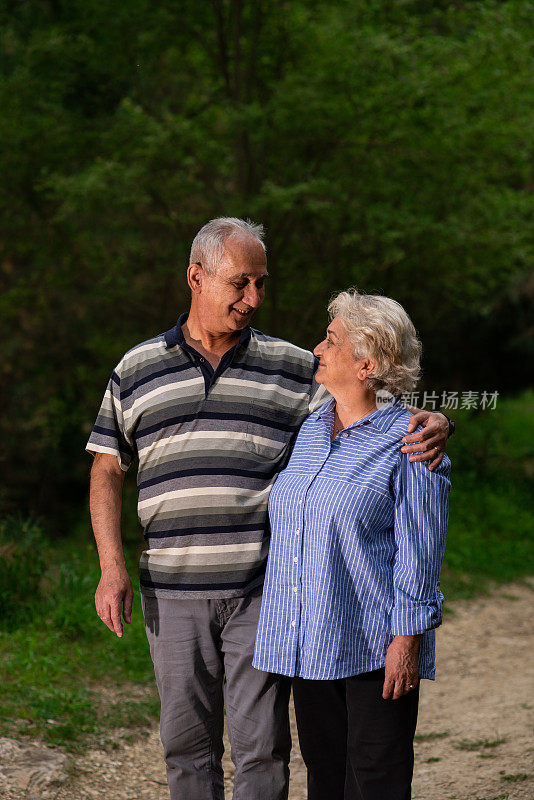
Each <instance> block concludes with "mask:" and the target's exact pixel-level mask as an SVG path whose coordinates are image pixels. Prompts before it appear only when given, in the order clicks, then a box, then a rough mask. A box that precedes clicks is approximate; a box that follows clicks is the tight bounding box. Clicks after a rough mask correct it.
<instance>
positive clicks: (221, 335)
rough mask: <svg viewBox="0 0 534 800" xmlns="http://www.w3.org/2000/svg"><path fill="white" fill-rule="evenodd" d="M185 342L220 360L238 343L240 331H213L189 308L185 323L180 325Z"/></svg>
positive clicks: (207, 323)
mask: <svg viewBox="0 0 534 800" xmlns="http://www.w3.org/2000/svg"><path fill="white" fill-rule="evenodd" d="M182 332H183V334H184V337H185V340H186V342H187V343H188V344H190V345H191V346H192V347H194V348H196V349H197V350H204V351H205V352H206V353H211V354H212V355H214V356H217V357H219V358H221V357H222V356H223V355H224V354H225V353H226V352H227V351H228V350H230V348H231V347H233V346H234V345H235V344H237V342H238V341H239V339H240V337H241V331H228V332H226V331H224V332H219V331H213V330H211V329H210V326H209V322H208V321H204V320H202V319H200V318H199V315H198V314H197V313H196V311H195V309H193V308H191V311H190V312H189V316H188V317H187V320H186V322H185V323H184V324H183V325H182Z"/></svg>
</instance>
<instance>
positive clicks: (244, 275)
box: [230, 272, 269, 281]
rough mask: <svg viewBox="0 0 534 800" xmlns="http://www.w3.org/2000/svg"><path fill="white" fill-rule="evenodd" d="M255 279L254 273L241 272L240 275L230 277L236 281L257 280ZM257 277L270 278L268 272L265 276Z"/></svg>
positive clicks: (259, 276)
mask: <svg viewBox="0 0 534 800" xmlns="http://www.w3.org/2000/svg"><path fill="white" fill-rule="evenodd" d="M255 277H256V273H254V272H240V273H239V274H238V275H232V276H231V277H230V280H232V281H235V280H236V278H255ZM257 277H258V278H268V277H269V273H268V272H264V273H263V275H258V276H257Z"/></svg>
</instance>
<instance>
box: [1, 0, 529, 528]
mask: <svg viewBox="0 0 534 800" xmlns="http://www.w3.org/2000/svg"><path fill="white" fill-rule="evenodd" d="M533 10H534V7H533V5H532V3H531V2H524V1H523V0H510V1H509V2H488V1H487V0H485V1H484V2H478V1H477V0H473V1H472V2H443V1H442V2H439V1H438V2H435V0H434V1H433V2H426V1H425V0H419V1H415V0H391V1H390V2H387V1H386V0H369V2H354V1H353V2H347V0H331V1H330V2H329V3H321V2H315V1H314V0H303V1H302V2H299V0H295V1H293V0H291V2H289V0H288V1H287V2H284V1H283V0H270V2H267V0H254V1H252V0H207V1H206V2H204V3H198V2H196V1H195V2H193V0H185V1H182V2H180V3H172V2H157V3H154V2H148V0H130V2H128V3H124V4H114V3H113V4H112V3H102V2H100V1H99V2H96V0H69V2H60V1H59V0H58V1H57V2H52V1H50V2H44V0H33V2H24V0H20V1H19V2H14V1H12V2H6V1H5V0H4V2H2V3H0V31H1V33H0V36H1V49H0V75H1V78H0V80H1V83H0V108H1V109H2V111H1V114H0V139H1V144H2V146H1V148H0V169H1V174H2V182H1V187H0V207H1V215H0V219H1V221H0V226H1V227H0V288H1V291H2V297H1V300H0V335H1V337H2V343H3V347H2V359H1V361H0V375H1V397H0V400H1V415H0V436H1V442H2V447H1V450H0V515H5V514H8V513H10V514H12V513H17V514H20V515H22V516H27V515H28V514H32V515H37V516H39V517H40V518H42V519H44V520H46V526H47V528H48V529H49V532H51V533H52V534H61V533H65V532H66V531H67V530H68V529H69V527H70V526H71V525H72V524H73V522H74V521H75V520H77V519H79V518H80V515H81V514H82V513H83V514H85V507H84V506H85V498H86V492H87V473H88V468H89V460H88V457H84V454H83V447H84V445H85V441H86V439H87V436H88V433H89V430H90V428H91V426H92V423H93V421H94V418H95V416H96V412H97V409H98V405H99V403H100V399H101V396H102V394H103V392H104V388H105V385H106V382H107V379H108V377H109V374H110V372H111V369H112V368H113V366H114V365H115V364H116V362H117V361H118V360H119V358H120V357H121V355H122V354H123V352H124V351H125V350H127V349H128V348H129V347H131V346H133V345H134V344H136V343H138V342H139V341H142V340H144V339H147V338H149V337H151V336H154V335H156V334H157V333H160V332H162V331H164V330H165V329H167V328H168V327H170V326H171V325H172V324H173V323H174V322H175V320H176V317H177V316H178V313H179V312H181V311H182V310H184V309H185V308H186V306H187V303H188V291H187V287H186V283H185V278H184V274H185V268H186V266H187V262H188V253H189V247H190V243H191V240H192V238H193V236H194V234H195V233H196V231H197V230H198V228H199V227H200V226H201V225H202V224H204V222H206V221H207V220H208V219H210V218H212V217H214V216H220V215H237V216H245V217H250V218H252V219H253V220H255V221H258V222H263V223H264V225H265V226H266V230H267V247H268V259H269V271H270V274H271V278H270V283H269V288H268V295H267V299H266V301H265V305H264V307H263V308H262V310H261V312H260V313H259V315H258V316H257V318H256V320H255V323H254V324H255V326H256V327H258V328H260V329H263V330H264V331H265V332H268V333H271V334H273V335H278V336H282V337H285V338H288V339H291V340H292V341H294V342H296V343H297V344H299V345H301V346H304V347H312V346H313V345H314V344H315V343H316V342H317V341H318V340H319V339H320V338H322V331H323V328H324V325H325V322H326V312H325V308H326V305H327V301H328V298H329V296H330V294H331V293H332V292H333V291H335V290H337V289H342V288H346V287H347V286H349V285H357V286H358V288H359V289H360V290H362V291H367V292H379V293H383V294H387V295H391V296H393V297H395V298H396V299H398V300H399V301H400V302H401V303H403V305H404V306H405V307H406V309H407V310H408V312H409V313H410V315H411V316H412V319H413V320H414V323H415V324H416V327H417V328H418V330H419V332H420V335H421V338H422V340H423V343H424V346H425V355H424V379H423V383H422V388H427V389H432V390H436V391H441V390H443V389H447V390H450V391H453V390H456V391H462V390H474V391H482V390H488V391H495V390H498V391H499V392H501V394H508V395H514V394H516V393H519V392H520V391H521V390H522V389H524V388H525V387H528V386H531V385H532V384H533V382H534V381H533V379H534V344H533V342H534V337H533V332H534V319H533V305H534V275H533V272H532V266H531V265H532V260H531V257H532V238H531V231H532V221H533V219H532V218H533V204H532V189H533V186H534V179H533V173H532V163H533V160H532V149H531V147H532V130H533V127H534V126H533V122H534V117H533V111H532V108H533V100H534V85H533V77H532V76H533V74H534V71H533V69H532V67H533V63H532V54H531V51H530V49H529V42H530V41H531V40H532V34H533V23H532V19H533V16H534V15H533Z"/></svg>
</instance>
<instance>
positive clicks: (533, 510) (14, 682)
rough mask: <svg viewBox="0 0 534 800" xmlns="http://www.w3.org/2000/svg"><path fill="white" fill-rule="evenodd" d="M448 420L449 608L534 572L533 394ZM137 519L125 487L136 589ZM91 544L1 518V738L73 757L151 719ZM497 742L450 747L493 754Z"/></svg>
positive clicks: (134, 651)
mask: <svg viewBox="0 0 534 800" xmlns="http://www.w3.org/2000/svg"><path fill="white" fill-rule="evenodd" d="M455 419H456V422H457V433H456V434H455V436H454V438H453V439H452V440H451V442H450V447H449V452H450V455H451V458H452V461H453V471H452V483H453V488H452V493H451V514H450V527H449V537H448V545H447V552H446V556H445V564H444V569H443V574H442V587H443V589H444V593H445V595H446V598H447V600H454V599H457V598H463V597H471V596H473V595H474V594H476V593H479V592H484V591H488V589H489V588H490V587H491V586H492V585H493V584H494V583H495V582H504V581H512V580H518V579H521V577H523V576H526V575H529V574H534V556H533V546H532V540H533V538H534V537H533V533H534V501H533V497H534V492H533V491H532V481H533V478H534V393H532V392H530V393H526V394H524V395H523V396H522V397H520V398H517V399H514V400H507V401H503V402H501V401H499V403H498V405H497V410H496V411H491V412H490V411H488V412H484V413H483V414H479V415H478V416H477V415H473V414H472V413H471V414H470V413H468V412H462V413H458V414H456V415H455ZM134 519H135V503H134V497H133V494H132V491H131V489H130V490H129V492H127V495H126V500H125V514H124V520H125V522H124V529H125V538H126V543H127V548H126V549H127V561H128V568H129V572H130V575H131V576H132V577H133V578H134V586H135V584H136V573H137V556H138V550H139V544H140V541H141V540H140V537H139V534H138V531H137V529H136V527H135V522H134ZM89 537H90V534H89V525H88V522H87V520H86V519H85V518H84V520H83V523H81V524H80V529H79V530H77V531H76V532H75V533H74V534H73V536H72V538H71V539H70V540H69V541H63V542H57V541H51V540H50V539H49V538H47V537H46V536H45V535H44V534H43V532H42V530H41V528H40V527H39V526H38V525H37V524H35V523H33V522H31V521H23V520H17V519H9V520H4V521H0V664H1V666H2V669H1V675H2V684H1V686H0V735H4V736H28V737H37V738H39V739H42V740H44V741H46V742H48V743H49V744H52V745H61V746H62V747H65V748H67V749H71V750H76V749H82V748H85V747H87V746H89V745H94V744H95V743H97V744H99V745H107V744H108V745H110V746H113V742H114V741H116V738H117V729H120V730H121V731H122V735H123V736H124V737H130V736H131V735H132V732H135V731H139V732H141V731H143V729H145V728H146V726H147V723H151V722H154V721H155V720H156V718H157V713H158V707H159V703H158V698H157V693H156V690H155V686H154V678H153V672H152V663H151V661H150V656H149V652H148V645H147V642H146V637H145V633H144V627H143V622H142V613H141V608H140V602H139V595H138V592H137V591H136V594H135V602H134V613H133V619H132V625H131V626H125V635H124V637H123V638H122V639H117V637H115V636H114V635H113V634H111V633H110V632H109V631H108V630H107V628H105V627H104V625H103V624H102V623H101V622H100V620H99V619H98V618H97V616H96V614H95V610H94V602H93V596H94V590H95V588H96V585H97V582H98V577H99V572H98V565H97V558H96V553H95V549H94V546H93V544H92V542H91V541H90V540H89ZM135 735H137V734H135ZM447 735H448V732H447V731H443V732H436V733H429V734H418V735H417V736H416V739H417V740H419V741H432V740H434V739H440V738H443V737H445V736H447ZM502 741H503V740H495V741H493V742H492V741H488V740H484V741H482V740H481V741H477V742H470V741H464V742H460V743H459V744H458V745H457V746H458V747H460V749H468V750H469V749H471V750H474V751H477V750H478V751H480V753H479V755H486V754H487V755H490V753H489V752H488V750H490V751H491V749H492V748H494V747H497V746H498V745H499V744H501V743H502ZM503 779H505V780H507V778H503ZM517 780H520V778H517ZM510 781H512V778H510Z"/></svg>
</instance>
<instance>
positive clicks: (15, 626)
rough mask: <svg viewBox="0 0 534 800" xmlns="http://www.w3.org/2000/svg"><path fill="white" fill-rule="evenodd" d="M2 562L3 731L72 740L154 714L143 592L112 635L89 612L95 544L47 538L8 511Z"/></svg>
mask: <svg viewBox="0 0 534 800" xmlns="http://www.w3.org/2000/svg"><path fill="white" fill-rule="evenodd" d="M17 529H18V532H19V536H18V539H16V538H15V536H14V533H15V531H16V530H17ZM35 551H37V552H38V554H39V558H38V559H35V561H36V564H35V565H34V568H33V572H32V574H31V576H30V580H27V573H25V570H24V567H25V566H26V565H27V563H28V562H29V559H28V558H27V556H28V553H30V554H32V553H34V552H35ZM2 556H3V557H2ZM37 561H38V564H37ZM0 564H1V566H0V585H1V586H2V593H3V594H2V595H0V598H1V599H2V612H3V613H2V615H1V620H0V663H1V664H2V687H1V689H0V735H4V736H21V735H25V736H29V737H32V738H33V737H37V738H39V739H42V740H44V741H46V742H48V743H50V744H56V745H61V746H63V747H66V748H67V749H71V750H76V749H80V748H81V747H84V746H86V745H89V744H94V743H95V742H98V743H99V744H103V743H104V744H105V743H106V741H105V740H106V732H109V731H110V730H111V729H116V728H121V729H123V730H124V734H125V735H128V731H130V730H132V729H136V728H138V729H141V728H143V727H146V726H147V724H148V723H150V722H153V721H154V720H155V719H156V718H157V713H158V708H159V701H158V697H157V692H156V690H155V687H154V678H153V672H152V663H151V661H150V656H149V652H148V645H147V642H146V637H145V633H144V626H143V624H142V613H141V607H140V602H139V597H138V596H137V595H136V600H135V607H134V613H133V615H132V624H131V626H125V628H126V632H125V635H124V637H123V638H122V639H118V638H117V637H115V636H113V634H111V633H110V632H109V631H108V630H107V628H105V627H104V626H103V624H102V623H101V622H100V620H99V619H98V618H97V616H96V614H95V610H94V602H93V596H94V590H95V588H96V584H97V582H98V569H97V561H96V557H95V551H94V548H93V546H92V544H90V543H86V544H85V546H80V545H79V546H78V548H77V550H76V552H75V553H74V554H73V552H72V546H71V545H67V544H66V543H63V544H62V545H59V546H55V547H53V546H52V545H51V544H50V542H48V541H47V540H46V539H45V537H44V536H43V535H42V533H41V532H40V530H39V529H38V527H37V526H35V525H32V524H29V523H24V524H21V523H20V522H18V521H17V520H8V521H5V522H4V523H3V524H2V525H1V526H0ZM15 566H16V567H19V569H15ZM133 569H134V568H133V564H132V565H131V566H130V573H131V574H132V573H133ZM39 570H40V574H39V575H38V574H37V573H38V572H39ZM29 584H30V586H29V590H28V589H27V586H28V585H29ZM17 598H18V599H19V600H20V603H17V602H15V601H16V599H17ZM103 687H106V688H105V690H104V689H103ZM103 732H104V733H103Z"/></svg>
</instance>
